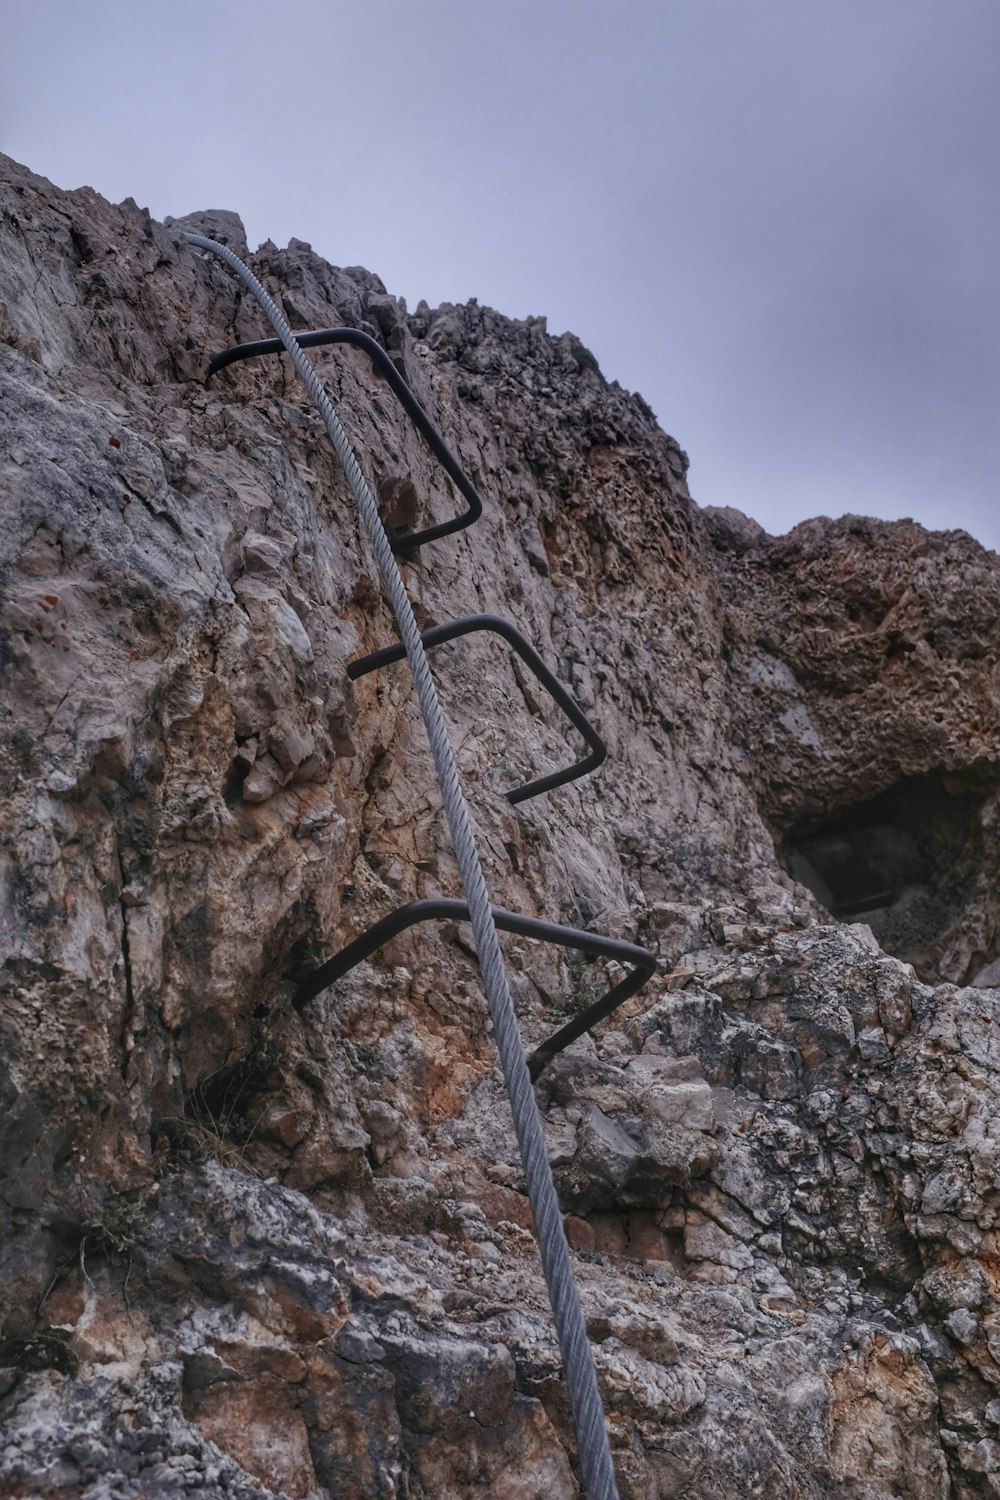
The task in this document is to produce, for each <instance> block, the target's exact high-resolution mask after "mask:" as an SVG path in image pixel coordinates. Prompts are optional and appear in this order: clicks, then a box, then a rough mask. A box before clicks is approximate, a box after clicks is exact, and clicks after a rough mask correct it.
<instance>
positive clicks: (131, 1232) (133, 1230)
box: [87, 1193, 145, 1255]
mask: <svg viewBox="0 0 1000 1500" xmlns="http://www.w3.org/2000/svg"><path fill="white" fill-rule="evenodd" d="M144 1222H145V1215H144V1214H143V1211H142V1208H141V1206H140V1205H139V1204H138V1203H136V1202H134V1201H133V1199H131V1198H128V1197H126V1195H125V1194H124V1193H112V1194H111V1197H110V1198H109V1199H108V1201H107V1203H105V1205H104V1212H103V1213H102V1214H101V1222H100V1226H99V1227H98V1228H97V1229H96V1230H94V1232H93V1233H92V1234H90V1235H88V1236H87V1238H88V1239H89V1240H90V1242H91V1243H92V1244H93V1245H94V1247H95V1249H99V1250H103V1251H104V1252H105V1254H107V1253H111V1254H112V1255H130V1254H131V1253H132V1249H133V1247H134V1245H135V1242H136V1240H137V1239H138V1237H139V1234H140V1232H141V1230H142V1226H143V1224H144Z"/></svg>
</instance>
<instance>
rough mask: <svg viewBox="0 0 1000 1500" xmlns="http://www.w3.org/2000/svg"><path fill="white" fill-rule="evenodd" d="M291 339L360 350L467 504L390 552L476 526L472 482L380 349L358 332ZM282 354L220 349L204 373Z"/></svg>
mask: <svg viewBox="0 0 1000 1500" xmlns="http://www.w3.org/2000/svg"><path fill="white" fill-rule="evenodd" d="M295 338H296V341H297V343H299V344H301V346H302V348H303V349H311V348H313V347H315V346H316V345H317V344H353V345H354V347H355V348H356V349H363V350H364V352H365V353H366V354H367V355H368V357H369V358H370V359H371V362H372V364H373V365H374V366H375V368H376V369H377V370H378V372H379V374H381V375H384V376H385V378H386V380H387V381H388V382H389V385H390V386H391V387H392V389H393V391H394V393H395V395H396V396H397V398H398V400H399V404H400V405H401V406H402V408H403V410H404V411H405V412H406V415H407V416H408V417H409V419H410V421H411V422H412V423H413V425H414V427H415V428H416V429H417V431H418V432H419V433H420V434H421V436H422V437H424V438H426V440H427V446H428V447H429V448H430V450H431V452H432V453H433V455H434V457H435V458H436V459H437V461H438V463H439V464H440V465H441V467H442V469H444V471H445V473H446V474H447V475H448V477H449V479H452V480H453V481H454V483H455V485H456V487H457V489H458V490H459V492H460V493H461V494H462V496H463V497H464V498H465V500H466V502H467V504H468V510H465V511H463V512H462V514H461V515H460V516H456V517H455V518H454V520H451V521H442V522H441V523H440V525H437V526H427V527H425V528H424V530H423V531H411V532H410V533H409V534H408V535H404V536H397V537H395V538H394V539H393V542H392V550H393V552H400V553H406V552H414V551H416V549H417V548H418V547H422V546H424V544H425V543H426V542H436V541H438V540H439V539H440V538H441V537H443V536H451V535H452V533H453V532H456V531H464V530H465V528H466V526H471V525H472V523H473V521H478V519H479V517H480V516H481V515H482V513H483V502H482V500H481V499H480V498H479V495H478V493H477V491H476V488H475V486H474V485H473V483H472V480H471V479H469V477H468V475H467V474H466V472H465V470H464V469H463V468H462V465H461V464H460V463H459V461H458V459H457V458H456V457H455V455H454V454H453V453H452V452H451V449H450V448H449V447H448V445H447V444H446V443H445V440H444V438H443V437H442V436H441V434H440V432H438V430H437V428H436V427H435V426H434V423H433V422H432V421H431V419H430V417H429V416H428V415H427V413H426V412H425V411H424V409H423V407H422V406H421V405H420V402H419V401H418V400H417V398H416V396H414V394H413V392H412V391H411V390H410V387H409V386H408V385H407V383H406V381H405V380H404V379H403V377H402V375H400V373H399V371H398V370H397V369H396V366H395V365H394V364H393V362H392V360H391V359H390V358H389V356H388V354H387V353H386V352H385V350H384V349H383V348H382V345H381V344H378V343H376V341H375V340H374V339H373V338H370V337H369V335H368V334H367V333H362V331H361V329H360V328H317V329H315V330H314V331H313V332H312V333H296V335H295ZM287 353H288V350H287V349H286V348H285V346H284V344H283V343H282V342H281V340H280V339H258V340H257V341H256V342H255V343H253V344H239V345H238V346H237V347H236V348H235V349H224V350H223V351H222V353H221V354H214V355H213V356H212V360H211V363H210V364H209V367H208V373H209V376H212V375H215V374H216V373H217V372H218V371H219V370H224V369H225V368H226V366H227V365H234V364H236V363H237V361H238V360H241V359H253V358H254V357H255V356H256V355H258V354H287Z"/></svg>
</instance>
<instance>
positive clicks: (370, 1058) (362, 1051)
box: [347, 1042, 385, 1078]
mask: <svg viewBox="0 0 1000 1500" xmlns="http://www.w3.org/2000/svg"><path fill="white" fill-rule="evenodd" d="M347 1049H348V1052H349V1053H350V1057H351V1061H352V1062H353V1063H354V1066H355V1067H356V1068H358V1069H359V1070H360V1071H361V1072H362V1073H364V1074H366V1075H367V1076H368V1077H369V1078H377V1077H378V1075H379V1074H380V1073H381V1072H382V1069H383V1067H384V1064H385V1059H384V1058H383V1056H382V1048H381V1047H378V1046H376V1044H375V1043H374V1042H348V1043H347Z"/></svg>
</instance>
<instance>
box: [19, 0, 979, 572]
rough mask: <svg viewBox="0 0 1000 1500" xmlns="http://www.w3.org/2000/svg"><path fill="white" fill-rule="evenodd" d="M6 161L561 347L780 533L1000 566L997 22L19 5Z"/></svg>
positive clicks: (628, 12)
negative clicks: (956, 530) (816, 520)
mask: <svg viewBox="0 0 1000 1500" xmlns="http://www.w3.org/2000/svg"><path fill="white" fill-rule="evenodd" d="M0 23H2V34H0V149H2V150H4V151H6V152H7V153H8V154H9V155H11V156H14V157H16V158H17V159H18V160H20V161H23V162H25V163H26V164H27V165H28V166H30V167H31V168H32V169H33V170H34V171H36V172H40V173H42V174H43V175H44V176H47V177H50V178H51V179H52V180H53V181H54V182H56V183H57V184H58V185H59V186H60V187H65V188H72V187H77V186H80V185H81V184H84V183H87V184H89V185H91V186H92V187H94V188H96V189H97V190H98V191H99V192H101V193H103V194H105V195H106V196H107V197H110V198H112V199H115V200H120V199H121V198H124V197H126V196H132V197H134V198H136V199H137V200H138V202H139V203H140V204H143V205H145V206H148V207H149V209H150V210H151V212H152V213H153V214H154V215H155V216H156V217H158V218H162V217H163V216H164V215H166V214H184V213H187V212H189V211H190V210H192V209H196V208H209V207H211V208H230V209H235V210H236V211H237V212H239V213H240V214H241V216H242V217H243V220H244V222H245V224H246V226H247V230H248V233H249V237H250V242H251V244H252V245H254V244H256V243H258V242H259V241H261V240H264V239H267V238H271V239H273V240H275V241H277V242H278V243H279V244H285V243H287V241H288V239H289V238H290V237H291V236H293V235H294V236H297V237H298V238H300V239H305V240H310V241H311V242H312V244H313V246H314V247H315V249H317V250H318V251H320V252H321V253H322V254H323V255H325V256H326V257H327V258H328V259H329V260H331V261H333V262H334V263H335V264H339V265H353V264H361V265H365V266H368V267H369V268H370V269H371V270H374V271H377V272H378V273H379V275H380V276H381V277H382V279H383V280H384V281H385V283H386V285H387V287H388V288H389V290H390V291H392V292H395V293H397V294H398V295H402V296H405V297H406V299H407V301H408V303H409V304H410V306H411V307H413V306H414V305H415V304H416V302H417V301H418V300H419V299H420V298H421V297H425V298H426V299H427V300H428V301H429V302H430V303H431V304H435V303H438V302H442V301H464V300H466V299H468V298H470V297H477V298H478V299H479V301H480V302H484V303H488V304H490V305H492V306H493V307H496V308H499V309H500V310H501V311H502V312H505V313H509V314H511V315H512V316H515V317H524V316H526V315H528V314H539V313H544V314H545V315H547V317H548V320H549V328H550V330H551V331H552V332H555V333H560V332H562V331H563V330H565V329H572V330H573V331H574V332H575V333H577V334H578V335H579V336H580V337H581V338H582V339H583V340H584V342H585V343H586V344H587V345H589V346H590V348H591V349H592V350H593V351H594V353H595V354H596V355H597V357H598V359H599V361H600V363H601V367H602V369H603V370H604V373H605V374H606V375H607V376H608V377H609V378H611V379H617V380H619V381H621V382H622V384H623V385H626V386H628V387H630V388H631V389H633V390H638V391H641V392H642V394H643V395H644V396H645V398H646V399H647V401H649V403H650V405H651V406H652V407H653V409H654V410H655V411H656V413H657V416H658V417H659V419H660V422H661V424H662V425H663V426H664V427H665V428H666V430H667V431H668V432H671V433H672V434H673V435H674V436H675V437H676V438H677V439H678V440H679V442H680V443H681V445H682V446H683V447H684V448H686V449H687V451H688V453H689V455H690V458H691V471H690V475H689V480H690V485H691V490H692V493H693V495H694V497H695V499H696V500H698V501H699V502H700V503H701V504H703V505H734V506H737V507H738V508H740V509H741V510H745V511H747V512H749V513H750V514H752V515H754V516H756V517H757V519H758V520H759V521H761V522H762V523H763V524H764V525H765V526H766V527H767V529H768V530H769V531H772V532H781V531H784V530H786V529H787V528H788V527H789V526H792V525H794V524H795V522H796V521H798V520H801V519H803V518H804V517H806V516H809V515H815V514H827V515H839V514H841V513H843V512H844V511H855V512H860V513H863V514H869V515H880V516H885V517H898V516H913V517H915V518H916V519H918V520H920V521H922V522H924V524H925V525H929V526H934V527H947V526H964V527H965V528H966V529H967V530H969V531H971V532H972V533H973V534H974V535H975V536H977V537H978V538H979V539H980V540H981V541H983V542H985V543H986V544H987V545H990V546H993V547H997V548H1000V508H998V504H997V501H998V491H1000V485H998V478H997V476H998V472H1000V463H998V460H1000V441H998V422H997V416H998V407H1000V401H998V397H1000V307H998V294H997V280H998V274H1000V255H998V251H1000V244H998V238H1000V236H998V232H997V231H998V223H1000V168H998V143H1000V129H998V125H1000V120H998V116H1000V0H658V3H654V0H618V3H611V0H592V3H591V0H530V3H529V0H285V3H284V4H278V3H264V0H198V3H190V0H169V3H168V0H157V3H155V4H152V3H148V0H128V3H119V0H33V3H31V4H30V5H29V4H27V3H26V0H0Z"/></svg>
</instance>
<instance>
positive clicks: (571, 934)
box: [208, 328, 656, 1080]
mask: <svg viewBox="0 0 1000 1500" xmlns="http://www.w3.org/2000/svg"><path fill="white" fill-rule="evenodd" d="M295 338H296V340H297V342H298V343H299V344H300V345H301V346H302V347H303V348H314V347H316V346H317V345H320V344H353V345H354V347H355V348H358V349H361V350H363V351H364V353H365V354H367V355H368V356H369V358H370V359H371V361H372V364H373V366H374V367H375V370H376V371H377V372H378V374H380V375H382V376H384V377H385V379H386V381H387V382H388V384H389V386H390V387H391V389H392V391H393V393H394V394H395V395H396V396H397V398H398V399H399V402H400V405H401V406H402V408H403V410H404V411H405V412H406V415H407V416H408V417H409V419H410V421H411V422H412V423H413V426H414V427H415V428H416V430H417V431H418V432H419V433H420V435H421V436H422V437H423V438H424V439H425V440H426V442H427V444H428V446H429V448H430V450H431V452H432V453H433V455H434V457H435V458H436V459H437V460H438V462H439V463H440V464H441V467H442V468H443V469H444V471H445V473H446V474H447V475H448V477H449V478H450V479H452V480H453V481H454V483H455V485H456V487H457V489H458V490H459V492H460V494H461V495H462V496H463V498H464V499H465V501H466V505H467V508H466V509H465V510H464V511H462V512H461V513H460V514H459V515H457V516H455V517H453V518H452V519H451V520H450V521H444V522H442V523H440V524H439V525H436V526H428V527H425V528H424V529H423V530H420V531H414V532H408V533H405V534H404V535H402V536H396V537H394V538H393V539H392V549H393V551H394V552H395V553H397V555H403V556H405V555H407V554H409V553H412V552H415V551H416V549H417V548H418V547H422V546H424V545H425V544H426V543H427V542H433V541H437V540H439V539H440V538H441V537H445V536H451V535H452V534H453V533H455V532H457V531H464V530H465V528H466V527H467V526H471V525H472V524H473V523H474V522H475V521H477V520H478V519H479V517H480V516H481V515H482V512H483V502H482V500H481V498H480V496H479V494H478V493H477V491H476V489H475V486H474V485H473V484H472V481H471V480H470V479H469V477H468V475H467V474H466V473H465V471H464V469H463V468H462V466H461V464H460V463H459V462H458V459H457V458H456V457H455V455H454V454H453V453H452V452H451V450H450V449H449V448H448V446H447V444H446V443H445V441H444V438H443V437H442V436H441V434H440V432H439V431H438V429H437V428H436V427H435V425H434V423H433V422H432V421H431V419H430V417H429V416H428V415H427V413H426V412H425V411H424V409H423V407H422V406H421V405H420V403H419V402H418V401H417V399H416V397H415V396H414V394H413V392H412V391H411V390H410V387H409V386H408V385H407V383H406V381H405V380H404V379H403V376H402V375H401V374H400V372H399V370H398V369H397V368H396V365H395V364H394V363H393V361H392V359H391V358H390V356H389V355H388V354H387V353H386V351H385V350H384V349H383V348H382V346H381V344H379V343H377V342H376V341H375V339H373V338H371V337H370V336H369V335H368V334H367V333H364V332H362V330H361V329H359V328H319V329H316V330H314V331H313V332H311V333H296V334H295ZM285 352H286V351H285V346H284V344H283V343H282V342H281V340H280V339H260V340H257V341H256V342H254V343H250V344H239V345H237V346H236V347H234V348H232V349H226V350H223V351H222V352H221V353H219V354H215V355H213V357H212V360H211V362H210V364H209V367H208V374H209V376H212V375H214V374H216V373H217V372H218V371H219V370H224V369H225V368H226V367H227V366H229V365H232V364H236V363H238V362H239V361H240V360H244V359H252V358H254V357H256V356H257V355H261V354H283V353H285ZM479 630H486V631H491V632H493V633H494V634H496V635H499V636H501V637H502V638H503V639H504V640H506V641H507V643H508V645H510V646H511V647H512V649H513V650H514V651H515V652H516V653H517V655H518V656H519V657H520V658H521V660H522V661H523V662H524V663H525V665H526V666H527V667H528V668H529V670H530V671H531V672H532V673H533V674H534V676H535V677H536V678H537V680H538V681H539V682H540V683H541V685H542V686H543V687H544V688H545V689H546V691H547V692H548V693H549V695H550V697H551V698H553V699H554V701H555V702H556V703H557V704H558V706H559V707H560V708H561V709H562V711H563V713H564V714H565V715H566V717H567V718H568V719H569V720H570V722H571V724H572V725H573V727H574V728H575V729H577V730H578V731H579V733H580V734H581V735H582V737H583V739H584V741H585V742H586V744H587V746H588V753H587V754H586V755H585V756H584V757H583V758H582V759H578V760H575V761H574V762H573V763H572V764H571V765H569V766H566V767H565V768H564V769H563V770H561V771H553V772H551V773H549V774H548V775H546V776H540V777H537V778H536V779H535V780H533V781H529V782H527V783H526V784H525V785H524V786H520V787H516V788H514V790H512V791H509V792H508V793H507V800H508V801H509V802H510V803H512V804H516V803H519V802H526V801H527V800H528V799H529V798H530V797H537V796H538V795H539V794H540V793H541V792H547V791H551V790H552V789H553V788H554V787H557V786H564V785H566V783H567V782H570V781H575V780H577V778H578V777H581V776H585V775H587V774H588V772H590V771H593V770H596V769H597V767H598V766H599V765H601V764H602V763H603V761H604V760H605V759H606V757H607V746H606V745H605V743H604V741H603V740H602V738H601V736H600V735H599V734H598V732H597V730H596V729H595V728H594V726H593V725H592V724H591V722H590V720H589V719H588V718H587V716H586V714H585V713H584V712H583V709H582V708H581V707H580V705H579V704H578V703H577V701H576V699H575V698H574V697H573V696H572V694H571V693H570V692H568V690H567V689H566V688H565V687H564V686H563V685H562V683H560V682H559V680H558V678H557V677H556V676H555V675H554V674H553V673H552V672H551V671H550V670H549V668H548V667H547V666H546V665H545V662H544V661H543V660H542V658H541V657H540V656H539V654H538V652H537V651H536V650H535V648H534V647H533V646H532V645H531V643H530V642H529V641H528V640H527V639H526V638H525V637H524V636H523V635H522V634H521V632H520V631H519V630H518V629H517V628H516V627H515V626H514V625H512V624H511V623H510V621H509V620H504V619H502V618H501V617H500V616H499V615H488V614H481V615H465V616H463V617H461V618H460V619H456V620H452V621H450V622H448V623H447V624H444V625H438V626H435V627H434V628H433V629H432V630H427V631H424V632H423V633H422V634H421V640H422V641H423V644H424V646H425V647H433V646H439V645H443V644H444V643H445V642H446V641H452V640H457V639H458V638H459V637H461V636H465V635H469V634H471V633H472V632H473V631H479ZM405 655H406V652H405V649H404V647H403V646H402V645H401V644H397V645H393V646H386V647H383V648H382V650H380V651H373V652H371V653H370V654H369V655H367V656H361V657H358V658H357V659H356V660H355V661H353V662H350V663H349V664H348V668H347V675H348V677H349V678H351V680H352V681H355V680H357V679H358V678H359V677H364V676H366V675H367V674H368V673H369V672H373V671H375V670H377V669H378V668H379V667H383V666H387V665H388V664H389V663H391V662H395V661H401V660H402V659H403V657H404V656H405ZM491 910H492V912H493V920H494V922H495V923H496V925H497V927H498V928H499V929H500V930H501V931H503V932H513V933H517V934H519V935H520V936H521V937H528V938H536V939H538V940H540V941H542V942H550V943H555V944H556V945H557V946H559V947H562V948H572V949H575V950H577V951H578V952H581V953H584V954H586V955H587V956H588V957H592V958H597V957H602V958H612V959H616V960H618V961H619V962H621V963H625V964H629V965H631V967H632V972H631V973H630V974H628V975H627V976H626V977H625V979H623V980H620V981H619V982H618V983H617V984H615V985H613V986H612V987H611V989H610V990H608V992H607V994H605V995H603V996H602V997H601V998H600V999H599V1000H596V1001H594V1002H593V1003H592V1004H590V1005H588V1006H586V1008H585V1009H584V1010H582V1011H581V1012H580V1013H579V1015H577V1016H575V1017H574V1019H573V1020H572V1021H570V1022H568V1023H567V1025H565V1026H562V1027H560V1029H559V1030H558V1031H555V1032H553V1033H552V1035H551V1036H549V1037H548V1038H547V1039H546V1040H545V1041H544V1042H542V1044H541V1045H540V1046H539V1047H536V1048H535V1050H534V1051H533V1052H532V1053H531V1055H530V1056H529V1058H528V1068H529V1071H530V1073H531V1077H532V1080H535V1079H537V1078H538V1076H539V1074H540V1073H541V1072H542V1070H543V1068H545V1067H546V1065H547V1064H548V1063H549V1062H551V1060H552V1058H553V1057H555V1056H556V1055H557V1054H558V1053H559V1052H561V1051H562V1050H563V1048H565V1047H568V1046H569V1044H570V1042H573V1041H575V1040H576V1039H577V1037H580V1036H582V1035H583V1034H584V1032H587V1031H589V1030H590V1029H591V1027H593V1026H595V1025H596V1024H597V1023H598V1021H603V1020H604V1019H605V1018H606V1017H608V1016H610V1015H611V1014H613V1012H614V1011H616V1010H617V1009H618V1007H619V1006H620V1005H622V1004H623V1003H624V1001H626V1000H628V999H629V998H630V997H631V996H632V995H634V994H635V993H636V992H637V991H638V990H639V989H641V988H642V986H643V985H644V984H645V983H646V980H647V979H648V978H649V977H650V975H651V974H652V973H653V971H654V969H655V967H656V955H655V954H653V953H650V952H649V950H648V949H646V948H640V947H638V946H637V945H636V944H634V943H626V942H623V941H622V940H621V939H619V938H611V937H605V936H603V935H601V934H598V933H590V932H583V931H581V930H580V929H578V928H575V927H567V926H564V925H562V924H561V923H558V922H546V921H543V920H541V919H540V918H538V917H525V916H521V915H519V914H517V913H516V912H510V911H504V910H503V908H502V907H498V906H494V907H492V908H491ZM468 916H469V907H468V903H467V902H465V901H458V900H452V899H448V898H441V899H432V900H424V901H411V902H409V903H408V904H407V905H405V906H401V907H399V908H398V909H397V910H396V911H394V912H391V913H390V914H389V915H388V916H385V917H382V918H381V919H380V920H379V921H378V922H375V923H374V924H373V925H372V926H371V927H369V928H367V929H366V930H365V931H364V932H363V933H362V934H361V935H360V937H357V938H355V939H354V941H353V942H351V943H348V944H347V945H346V946H345V947H344V948H342V949H340V951H339V952H338V953H335V954H334V955H333V957H332V958H329V959H327V960H326V961H325V963H323V964H321V965H320V966H319V968H318V969H316V970H314V971H313V973H312V974H310V975H309V976H308V977H307V978H306V979H305V980H304V981H303V982H302V983H300V984H299V986H298V988H297V989H296V991H295V993H294V995H293V997H292V998H293V1004H294V1005H295V1006H296V1008H298V1009H301V1008H302V1007H304V1006H305V1005H307V1004H308V1003H309V1001H310V1000H313V999H315V997H316V996H317V995H319V994H321V993H322V992H323V990H325V989H328V988H329V987H330V986H331V985H332V984H335V983H336V981H337V980H338V979H342V978H343V977H344V975H345V974H348V973H349V972H350V971H351V969H353V968H355V967H356V965H358V964H360V963H363V962H364V960H365V959H366V958H370V957H371V955H372V954H373V953H374V952H375V951H376V950H377V949H378V948H380V947H381V946H382V945H383V944H384V943H387V942H388V941H389V940H390V938H393V937H396V936H398V935H399V934H400V933H401V932H404V931H406V930H407V928H410V927H412V926H414V925H415V924H416V923H418V922H426V921H432V920H435V919H441V918H448V919H451V920H453V921H454V920H459V921H465V920H467V919H468Z"/></svg>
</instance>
